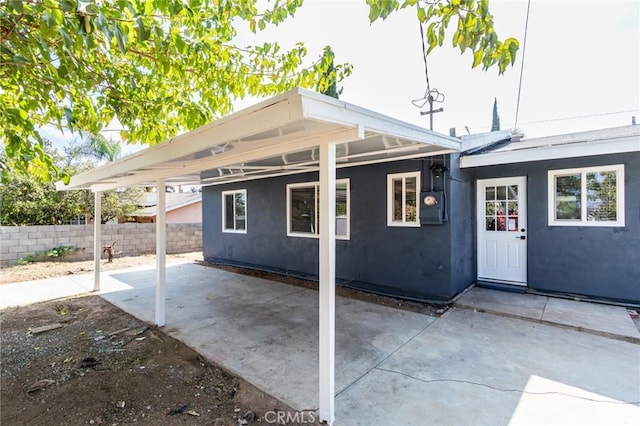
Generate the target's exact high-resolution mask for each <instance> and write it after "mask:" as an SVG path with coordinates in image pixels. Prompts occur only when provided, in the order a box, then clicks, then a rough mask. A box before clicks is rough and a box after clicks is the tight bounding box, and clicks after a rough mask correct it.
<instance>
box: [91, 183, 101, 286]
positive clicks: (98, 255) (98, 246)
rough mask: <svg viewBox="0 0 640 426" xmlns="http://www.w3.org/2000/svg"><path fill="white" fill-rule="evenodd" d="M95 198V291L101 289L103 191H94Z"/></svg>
mask: <svg viewBox="0 0 640 426" xmlns="http://www.w3.org/2000/svg"><path fill="white" fill-rule="evenodd" d="M93 199H94V203H93V205H94V207H93V291H100V258H101V257H102V244H101V242H102V236H101V231H102V226H101V218H102V192H100V191H96V192H94V193H93Z"/></svg>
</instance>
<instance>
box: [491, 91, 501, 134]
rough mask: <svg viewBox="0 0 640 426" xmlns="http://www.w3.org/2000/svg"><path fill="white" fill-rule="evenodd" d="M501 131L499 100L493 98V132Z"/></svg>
mask: <svg viewBox="0 0 640 426" xmlns="http://www.w3.org/2000/svg"><path fill="white" fill-rule="evenodd" d="M498 130H500V116H499V115H498V99H497V98H493V118H492V119H491V131H492V132H496V131H498Z"/></svg>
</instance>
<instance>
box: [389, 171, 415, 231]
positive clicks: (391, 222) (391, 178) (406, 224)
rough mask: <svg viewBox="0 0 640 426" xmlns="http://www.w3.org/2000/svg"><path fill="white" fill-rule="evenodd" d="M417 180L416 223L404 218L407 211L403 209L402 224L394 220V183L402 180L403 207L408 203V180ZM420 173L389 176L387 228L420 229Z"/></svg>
mask: <svg viewBox="0 0 640 426" xmlns="http://www.w3.org/2000/svg"><path fill="white" fill-rule="evenodd" d="M410 177H415V178H416V222H407V221H406V220H405V218H404V216H405V209H402V216H403V219H402V222H398V221H395V220H393V181H394V179H399V178H402V205H403V206H404V205H405V202H406V199H405V198H406V194H407V191H406V178H410ZM420 184H421V181H420V172H407V173H394V174H390V175H387V226H400V227H410V228H419V227H420V204H421V203H420Z"/></svg>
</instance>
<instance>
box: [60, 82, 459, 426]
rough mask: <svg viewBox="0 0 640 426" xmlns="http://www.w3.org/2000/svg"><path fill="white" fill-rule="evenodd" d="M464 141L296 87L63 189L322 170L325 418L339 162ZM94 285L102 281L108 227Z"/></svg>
mask: <svg viewBox="0 0 640 426" xmlns="http://www.w3.org/2000/svg"><path fill="white" fill-rule="evenodd" d="M460 148H461V141H460V140H459V139H457V138H453V137H449V136H445V135H441V134H438V133H435V132H432V131H429V130H426V129H424V128H421V127H418V126H415V125H412V124H408V123H405V122H402V121H399V120H396V119H394V118H391V117H387V116H384V115H381V114H378V113H375V112H373V111H370V110H367V109H364V108H360V107H357V106H355V105H351V104H348V103H346V102H342V101H340V100H337V99H334V98H331V97H328V96H324V95H320V94H317V93H314V92H311V91H309V90H305V89H294V90H291V91H289V92H286V93H284V94H281V95H278V96H275V97H273V98H271V99H268V100H266V101H263V102H260V103H258V104H256V105H254V106H252V107H249V108H246V109H244V110H242V111H239V112H236V113H234V114H231V115H229V116H227V117H225V118H223V119H220V120H217V121H215V122H213V123H211V124H208V125H206V126H203V127H200V128H198V129H195V130H193V131H191V132H188V133H184V134H182V135H179V136H176V137H174V138H172V139H170V140H168V141H166V142H163V143H161V144H158V145H155V146H152V147H150V148H148V149H145V150H143V151H139V152H137V153H135V154H132V155H130V156H128V157H125V158H122V159H120V160H117V161H114V162H111V163H108V164H105V165H103V166H101V167H98V168H95V169H92V170H89V171H86V172H84V173H81V174H78V175H76V176H73V177H72V178H71V182H70V183H69V184H68V185H64V184H63V183H62V182H58V183H56V186H57V189H58V190H73V189H90V190H92V191H94V192H95V193H96V212H95V217H100V202H99V198H100V192H102V191H106V190H111V189H116V188H122V187H127V186H132V185H147V186H157V187H158V188H163V187H164V186H165V185H198V184H202V185H218V184H224V183H230V182H238V181H246V180H251V179H261V178H267V177H273V176H282V175H288V174H297V173H305V172H310V171H319V181H320V195H321V197H322V199H321V200H320V206H321V207H322V208H321V211H320V221H321V225H320V227H319V228H320V236H319V244H320V259H319V269H320V270H319V301H320V307H319V318H320V330H319V331H320V348H319V352H320V353H319V358H320V383H319V387H320V394H319V396H320V401H319V417H320V420H321V421H324V422H326V423H328V424H332V423H333V421H334V417H335V415H334V395H335V391H334V364H335V176H336V168H341V167H351V166H358V165H364V164H373V163H381V162H388V161H395V160H400V159H409V158H420V157H427V156H431V155H438V154H445V153H450V152H455V151H459V150H460ZM157 193H158V216H157V222H156V226H157V230H156V245H157V247H156V255H157V264H156V267H157V282H156V315H155V317H156V324H157V325H158V326H163V325H164V324H165V296H164V291H165V290H164V289H165V248H166V247H165V245H166V229H165V217H164V216H165V211H164V208H163V206H164V204H165V200H164V198H165V197H164V191H162V190H161V191H158V192H157ZM97 222H98V223H97V224H96V226H95V236H94V238H95V240H96V241H95V244H94V247H95V253H94V256H95V257H94V261H95V265H96V269H95V281H94V288H95V290H96V291H97V290H99V288H100V254H101V253H100V247H101V245H100V244H101V243H100V225H99V221H97Z"/></svg>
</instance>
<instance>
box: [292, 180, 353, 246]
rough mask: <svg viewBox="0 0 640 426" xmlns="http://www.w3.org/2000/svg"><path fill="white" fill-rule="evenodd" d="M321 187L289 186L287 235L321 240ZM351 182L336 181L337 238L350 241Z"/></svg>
mask: <svg viewBox="0 0 640 426" xmlns="http://www.w3.org/2000/svg"><path fill="white" fill-rule="evenodd" d="M319 204H320V185H319V184H318V182H305V183H295V184H290V185H287V235H288V236H290V237H312V238H313V237H317V236H318V230H319V225H320V209H319V207H320V206H319ZM349 214H350V208H349V179H339V180H337V181H336V238H338V239H341V240H348V239H349Z"/></svg>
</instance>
